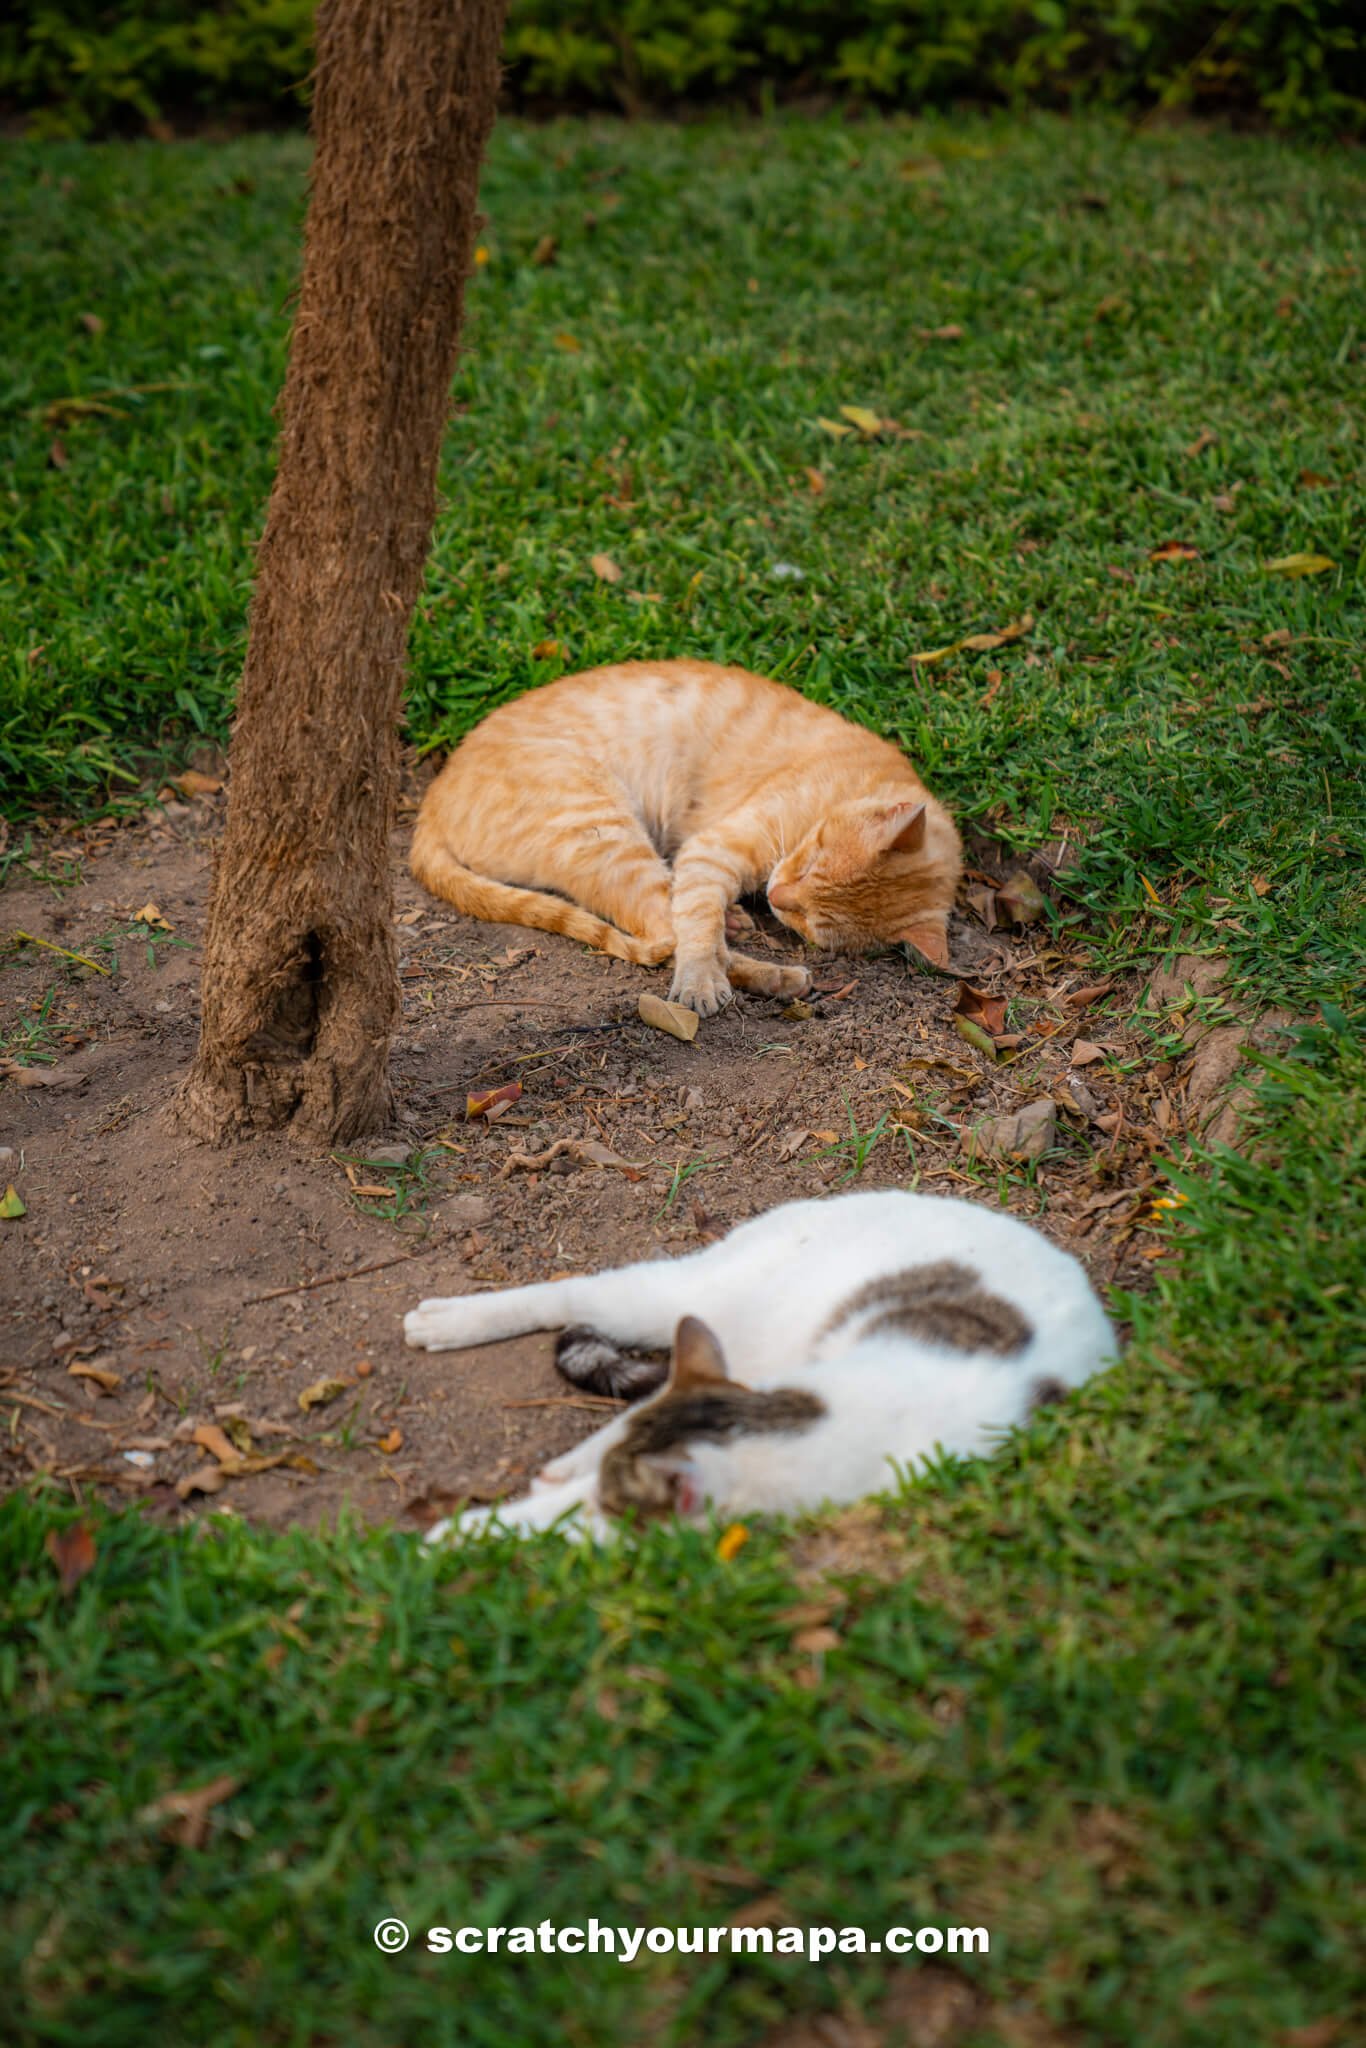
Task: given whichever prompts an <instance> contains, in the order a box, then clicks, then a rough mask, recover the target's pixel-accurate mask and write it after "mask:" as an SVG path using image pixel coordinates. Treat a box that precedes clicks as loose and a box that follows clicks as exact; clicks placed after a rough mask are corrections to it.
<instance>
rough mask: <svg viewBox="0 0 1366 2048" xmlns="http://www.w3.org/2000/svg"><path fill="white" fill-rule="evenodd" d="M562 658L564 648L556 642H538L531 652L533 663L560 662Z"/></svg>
mask: <svg viewBox="0 0 1366 2048" xmlns="http://www.w3.org/2000/svg"><path fill="white" fill-rule="evenodd" d="M563 657H564V648H563V647H562V646H561V644H560V642H559V641H558V640H538V641H537V642H536V645H535V646H534V647H533V648H532V650H531V659H532V660H533V661H560V660H562V659H563Z"/></svg>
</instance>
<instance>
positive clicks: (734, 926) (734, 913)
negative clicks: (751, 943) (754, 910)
mask: <svg viewBox="0 0 1366 2048" xmlns="http://www.w3.org/2000/svg"><path fill="white" fill-rule="evenodd" d="M753 930H754V919H753V918H752V917H751V916H750V914H749V912H748V911H747V910H742V909H741V907H740V905H739V904H738V903H732V904H731V906H730V909H729V910H728V911H727V912H726V937H727V938H728V939H742V938H743V937H744V936H745V933H746V932H752V931H753Z"/></svg>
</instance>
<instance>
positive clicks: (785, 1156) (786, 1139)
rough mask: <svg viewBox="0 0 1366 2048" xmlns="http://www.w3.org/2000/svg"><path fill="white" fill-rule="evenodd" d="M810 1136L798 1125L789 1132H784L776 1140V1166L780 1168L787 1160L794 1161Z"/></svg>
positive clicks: (808, 1132)
mask: <svg viewBox="0 0 1366 2048" xmlns="http://www.w3.org/2000/svg"><path fill="white" fill-rule="evenodd" d="M810 1136H811V1133H810V1131H808V1130H805V1129H803V1127H802V1126H801V1125H800V1124H798V1125H796V1126H795V1127H794V1129H792V1130H790V1131H784V1132H783V1135H782V1137H781V1138H779V1140H778V1164H779V1166H782V1165H783V1164H785V1162H786V1161H787V1160H789V1159H795V1158H796V1156H797V1154H798V1153H799V1152H800V1151H801V1149H802V1146H803V1145H804V1144H805V1143H806V1141H807V1139H808V1138H809V1137H810Z"/></svg>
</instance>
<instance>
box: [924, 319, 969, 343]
mask: <svg viewBox="0 0 1366 2048" xmlns="http://www.w3.org/2000/svg"><path fill="white" fill-rule="evenodd" d="M915 331H916V333H917V334H918V335H919V337H920V339H921V340H922V341H961V340H962V339H963V330H962V328H961V327H958V326H955V325H954V323H953V322H952V321H950V322H949V324H948V326H947V327H917V328H916V330H915Z"/></svg>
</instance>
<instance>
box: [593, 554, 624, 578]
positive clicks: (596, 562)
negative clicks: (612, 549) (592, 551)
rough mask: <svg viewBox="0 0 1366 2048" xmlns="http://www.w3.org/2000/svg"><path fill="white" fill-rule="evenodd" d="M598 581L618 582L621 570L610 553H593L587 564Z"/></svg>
mask: <svg viewBox="0 0 1366 2048" xmlns="http://www.w3.org/2000/svg"><path fill="white" fill-rule="evenodd" d="M588 566H589V568H590V569H591V570H592V571H593V574H594V575H595V576H596V577H597V579H598V581H599V583H620V581H621V571H620V569H619V568H618V567H617V565H616V563H615V562H614V561H613V560H612V557H611V556H610V555H594V556H593V558H592V560H591V561H590V562H589V564H588Z"/></svg>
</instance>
